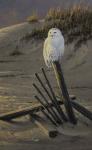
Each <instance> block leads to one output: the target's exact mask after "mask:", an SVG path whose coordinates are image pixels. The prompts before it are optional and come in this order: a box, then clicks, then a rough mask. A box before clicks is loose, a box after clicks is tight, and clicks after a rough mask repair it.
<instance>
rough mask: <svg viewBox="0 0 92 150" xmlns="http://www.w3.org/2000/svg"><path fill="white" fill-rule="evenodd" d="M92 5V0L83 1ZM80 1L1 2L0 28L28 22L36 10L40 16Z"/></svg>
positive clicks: (21, 0)
mask: <svg viewBox="0 0 92 150" xmlns="http://www.w3.org/2000/svg"><path fill="white" fill-rule="evenodd" d="M81 1H82V2H84V1H85V2H86V3H87V4H88V3H89V4H92V0H81ZM76 2H80V0H0V27H4V26H9V25H12V24H17V23H20V22H24V21H26V18H27V17H28V16H30V15H31V14H32V12H33V11H34V10H35V11H37V12H38V14H39V15H40V16H43V15H44V14H46V12H47V10H48V9H49V8H51V7H58V6H60V7H62V8H63V7H66V6H67V7H68V6H70V5H71V4H74V3H76Z"/></svg>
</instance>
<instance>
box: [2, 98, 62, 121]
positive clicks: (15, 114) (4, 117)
mask: <svg viewBox="0 0 92 150" xmlns="http://www.w3.org/2000/svg"><path fill="white" fill-rule="evenodd" d="M58 104H59V105H62V104H63V102H62V101H58ZM52 106H53V104H52V103H49V105H48V106H47V105H46V107H52ZM43 109H44V108H43V107H42V105H41V104H39V103H38V104H34V105H32V106H30V107H27V108H24V109H19V110H17V111H10V112H8V113H4V114H1V115H0V120H5V121H10V120H12V119H15V118H18V117H22V116H25V115H28V114H33V113H36V112H38V111H40V110H43Z"/></svg>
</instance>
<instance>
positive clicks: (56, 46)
mask: <svg viewBox="0 0 92 150" xmlns="http://www.w3.org/2000/svg"><path fill="white" fill-rule="evenodd" d="M63 54H64V37H63V35H62V33H61V31H60V30H59V29H57V28H52V29H50V30H49V32H48V37H47V38H46V39H45V42H44V48H43V57H44V60H45V63H46V66H48V67H51V63H52V62H53V61H60V60H61V58H62V56H63Z"/></svg>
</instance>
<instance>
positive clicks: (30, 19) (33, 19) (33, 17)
mask: <svg viewBox="0 0 92 150" xmlns="http://www.w3.org/2000/svg"><path fill="white" fill-rule="evenodd" d="M38 20H39V16H38V14H37V13H36V12H33V14H32V15H31V16H29V17H28V18H27V22H29V23H34V22H38Z"/></svg>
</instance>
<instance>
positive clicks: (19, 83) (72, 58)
mask: <svg viewBox="0 0 92 150" xmlns="http://www.w3.org/2000/svg"><path fill="white" fill-rule="evenodd" d="M34 26H37V27H38V26H39V27H40V26H41V23H37V24H32V25H30V24H27V23H23V24H19V25H15V26H11V27H7V28H3V29H1V30H0V113H3V112H7V111H10V110H16V109H18V108H24V107H27V106H29V105H31V102H32V103H35V99H34V94H35V93H36V92H35V90H34V88H33V87H32V83H33V82H34V81H35V77H34V73H35V72H39V74H40V75H41V71H40V68H41V67H42V66H44V67H45V64H44V60H43V56H42V47H43V41H40V40H38V41H36V40H33V39H32V40H29V41H25V40H21V39H22V38H23V37H24V36H25V35H26V34H28V33H31V31H32V29H33V28H34ZM91 48H92V41H91V40H89V41H87V43H86V44H85V45H81V47H80V48H79V49H77V50H76V51H75V49H74V43H72V44H69V45H66V48H65V55H64V57H63V60H62V65H63V70H64V75H65V79H66V83H67V86H68V90H69V93H70V94H75V95H76V96H77V99H78V102H80V103H82V104H83V105H84V106H85V107H87V108H88V109H89V110H91V111H92V100H91V97H92V79H91V78H92V69H91V68H92V61H91V59H92V50H91ZM16 49H17V50H18V51H20V52H21V55H14V56H11V54H12V52H14V51H15V50H16ZM45 69H46V71H47V74H48V76H49V79H50V80H52V81H53V82H52V83H53V85H52V86H53V88H54V89H55V92H56V94H58V93H59V91H58V88H57V85H56V82H55V78H54V73H53V71H52V70H48V69H47V68H46V67H45ZM1 125H2V123H1ZM5 126H7V125H6V124H5ZM29 126H30V124H29ZM19 129H20V128H19ZM1 130H2V129H1ZM90 130H91V128H90ZM36 131H37V132H38V135H39V131H38V129H37V130H36ZM69 131H70V130H69ZM30 132H31V131H30ZM90 132H91V131H90ZM6 133H7V136H8V137H9V139H10V141H11V142H10V145H9V143H7V142H8V141H7V139H6V136H0V139H1V140H2V143H1V144H3V145H4V144H5V149H6V144H8V146H9V149H14V148H15V145H16V146H17V148H15V149H23V147H24V149H26V148H27V149H29V146H28V145H30V140H29V138H31V137H30V136H31V134H30V136H29V134H28V132H26V133H25V132H24V133H22V132H21V131H20V134H17V133H16V134H15V135H11V133H10V132H9V131H7V132H6ZM4 134H5V132H4V131H2V132H1V131H0V135H4ZM23 135H26V136H25V138H26V139H27V140H25V139H23V140H22V141H21V138H23ZM18 136H19V141H17V140H14V139H16V138H15V137H18ZM27 137H28V138H27ZM11 139H13V140H11ZM61 140H62V143H63V144H62V143H61ZM12 141H15V143H17V144H14V143H12ZM35 141H36V140H33V141H32V142H34V143H32V142H31V146H32V148H33V149H34V148H36V149H37V148H38V149H43V148H44V147H45V146H46V143H48V147H47V148H46V147H45V149H51V148H53V149H55V150H56V149H59V147H57V146H56V145H58V144H59V145H61V146H63V148H64V149H80V150H81V149H83V150H86V149H87V150H88V149H90V150H91V148H92V145H91V135H90V134H87V135H86V136H83V138H82V137H80V136H78V138H72V137H70V136H69V137H66V136H60V138H58V137H57V138H56V139H55V140H54V141H48V140H42V141H40V142H39V140H37V142H35ZM87 142H88V143H89V144H88V145H87ZM19 143H20V145H18V144H19ZM25 143H27V145H26V146H25ZM35 143H37V146H36V145H35ZM75 147H76V148H75Z"/></svg>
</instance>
